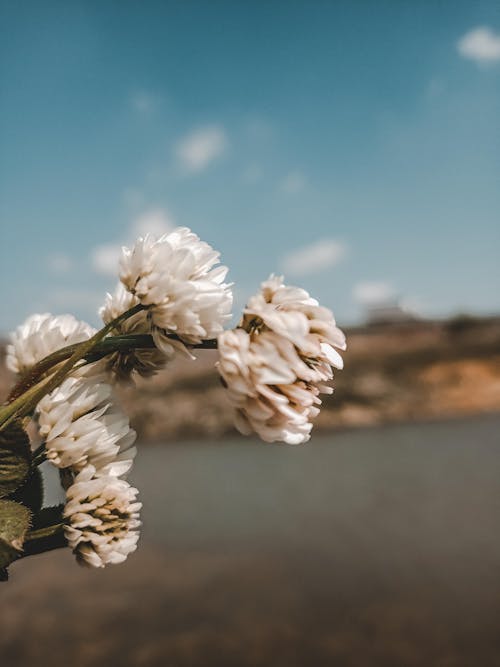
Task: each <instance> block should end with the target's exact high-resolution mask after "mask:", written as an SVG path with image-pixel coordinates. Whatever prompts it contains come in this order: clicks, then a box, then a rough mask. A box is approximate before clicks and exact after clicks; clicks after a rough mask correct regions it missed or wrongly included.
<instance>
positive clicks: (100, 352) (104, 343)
mask: <svg viewBox="0 0 500 667" xmlns="http://www.w3.org/2000/svg"><path fill="white" fill-rule="evenodd" d="M168 337H169V338H171V339H172V340H180V339H179V337H178V336H176V335H175V334H169V335H168ZM78 345H80V343H75V344H73V345H67V346H66V347H63V348H61V349H60V350H57V351H56V352H54V353H52V354H49V355H48V356H47V357H45V358H44V359H42V360H41V361H39V362H38V363H37V364H35V365H34V366H33V367H32V368H30V370H29V371H28V372H27V373H25V374H24V375H23V376H22V377H21V379H20V380H19V382H18V383H17V384H16V385H15V387H14V388H13V389H12V391H11V392H10V394H9V398H8V402H9V403H11V402H12V401H14V400H15V399H17V398H19V397H20V396H22V395H23V394H24V393H25V392H26V391H27V390H28V389H30V388H31V387H33V386H34V385H35V384H36V383H37V382H39V381H40V379H41V377H42V376H43V375H44V373H46V372H47V371H49V370H50V369H51V368H53V367H54V366H57V365H58V364H60V363H61V362H62V361H64V360H66V359H68V358H69V357H71V355H72V354H74V352H75V350H76V348H77V347H78ZM154 347H156V345H155V343H154V341H153V337H152V336H151V335H149V334H127V335H119V336H109V337H108V338H104V339H103V340H101V341H100V342H99V343H97V344H96V345H95V346H94V348H93V349H92V350H91V352H89V353H88V354H87V355H85V359H86V361H87V362H94V361H98V360H99V359H102V358H103V357H105V356H107V355H108V354H112V353H113V352H130V351H132V350H135V349H144V350H146V349H152V348H154ZM189 347H192V348H197V349H204V350H215V349H217V340H216V339H210V340H204V341H202V342H201V343H198V344H195V345H190V346H189Z"/></svg>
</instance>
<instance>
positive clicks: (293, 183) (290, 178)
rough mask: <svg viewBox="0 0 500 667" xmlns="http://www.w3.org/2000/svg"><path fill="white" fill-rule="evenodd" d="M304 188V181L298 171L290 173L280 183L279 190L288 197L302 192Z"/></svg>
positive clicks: (302, 175) (303, 177)
mask: <svg viewBox="0 0 500 667" xmlns="http://www.w3.org/2000/svg"><path fill="white" fill-rule="evenodd" d="M305 187H306V179H305V176H304V174H303V173H302V172H300V171H291V172H290V173H289V174H287V175H286V176H285V178H284V179H283V180H282V181H281V184H280V188H281V190H283V192H286V193H287V194H289V195H294V194H297V193H298V192H302V190H303V189H304V188H305Z"/></svg>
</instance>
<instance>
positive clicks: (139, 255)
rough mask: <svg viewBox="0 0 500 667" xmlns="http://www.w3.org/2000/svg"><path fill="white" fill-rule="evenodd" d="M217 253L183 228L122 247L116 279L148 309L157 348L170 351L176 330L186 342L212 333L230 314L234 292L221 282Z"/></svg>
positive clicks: (219, 329) (222, 273) (222, 271)
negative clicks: (129, 247) (172, 336)
mask: <svg viewBox="0 0 500 667" xmlns="http://www.w3.org/2000/svg"><path fill="white" fill-rule="evenodd" d="M218 262H219V253H218V252H216V251H215V250H214V249H213V248H212V247H211V246H210V245H208V243H205V242H204V241H200V239H199V238H198V236H197V235H196V234H194V233H193V232H192V231H191V230H189V229H187V228H186V227H178V228H177V229H175V230H174V231H173V232H171V233H170V234H166V235H164V236H161V237H160V238H159V239H155V238H154V237H152V236H150V235H146V236H145V237H143V238H139V239H138V240H137V241H136V243H135V245H134V247H133V248H132V249H128V248H124V249H123V254H122V258H121V261H120V267H121V270H120V280H121V281H122V283H123V284H124V285H125V287H126V288H127V290H128V291H129V292H130V293H132V294H133V295H135V296H136V297H137V299H139V301H140V302H141V303H142V304H144V305H147V306H150V308H149V317H150V318H151V324H152V332H153V337H154V340H155V342H156V344H157V346H158V348H159V349H161V350H162V351H163V352H165V353H166V354H172V353H173V352H174V351H175V349H176V348H178V345H176V343H175V342H174V341H172V340H171V339H169V338H168V337H167V334H176V335H177V336H178V337H179V339H180V340H181V341H182V342H183V343H186V344H196V343H200V342H201V341H202V340H206V339H210V338H215V337H216V336H217V335H218V334H219V333H221V332H222V330H223V325H224V323H225V322H226V321H227V320H228V319H229V318H230V316H231V315H230V310H231V306H232V293H231V289H230V285H228V284H226V283H224V279H225V277H226V274H227V268H226V267H225V266H219V267H217V268H214V266H215V265H216V264H217V263H218Z"/></svg>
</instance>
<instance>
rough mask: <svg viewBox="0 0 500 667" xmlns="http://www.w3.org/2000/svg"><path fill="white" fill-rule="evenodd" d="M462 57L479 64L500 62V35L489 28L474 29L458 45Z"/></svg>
mask: <svg viewBox="0 0 500 667" xmlns="http://www.w3.org/2000/svg"><path fill="white" fill-rule="evenodd" d="M457 49H458V52H459V53H460V55H462V56H463V57H464V58H469V59H470V60H475V61H476V62H478V63H493V62H500V33H496V32H494V31H493V30H492V29H491V28H488V27H487V26H482V27H479V28H474V29H473V30H470V31H469V32H468V33H466V34H465V35H464V36H463V37H461V38H460V39H459V41H458V43H457Z"/></svg>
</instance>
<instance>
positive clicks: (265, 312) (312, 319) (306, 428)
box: [218, 276, 345, 444]
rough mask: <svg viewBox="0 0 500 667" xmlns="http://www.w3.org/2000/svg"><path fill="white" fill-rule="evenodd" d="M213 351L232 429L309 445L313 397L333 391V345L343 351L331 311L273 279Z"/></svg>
mask: <svg viewBox="0 0 500 667" xmlns="http://www.w3.org/2000/svg"><path fill="white" fill-rule="evenodd" d="M218 347H219V356H220V360H219V363H218V369H219V372H220V374H221V376H222V378H223V380H224V383H225V385H226V387H227V389H228V393H229V398H230V401H231V403H232V405H233V406H234V408H235V423H236V427H237V428H238V430H239V431H240V432H241V433H244V434H250V433H252V432H255V433H257V434H258V435H259V436H260V437H261V438H262V439H263V440H265V441H267V442H275V441H283V442H287V443H289V444H299V443H302V442H306V441H307V440H309V438H310V432H311V429H312V421H311V420H312V419H313V418H314V417H316V415H317V414H318V413H319V406H320V405H321V400H320V398H319V394H320V393H326V394H330V393H332V391H333V389H332V388H331V387H330V386H328V385H327V384H326V383H327V382H328V381H330V380H331V379H332V377H333V371H332V366H334V367H337V368H342V366H343V363H342V358H341V357H340V355H339V354H338V352H337V351H336V350H335V347H337V348H340V349H345V337H344V334H343V333H342V332H341V331H340V329H338V328H337V326H336V325H335V320H334V318H333V314H332V313H331V311H329V310H328V309H326V308H322V307H321V306H319V304H318V302H317V301H315V300H314V299H312V298H311V297H310V296H309V294H308V293H307V292H306V291H305V290H301V289H299V288H295V287H287V286H285V285H283V281H282V279H281V278H275V277H273V276H271V278H270V279H269V280H268V281H266V282H264V283H263V284H262V287H261V292H259V294H257V295H256V296H254V297H252V298H251V299H250V301H249V304H248V306H247V307H246V308H245V310H244V317H243V319H242V321H241V323H240V327H239V328H238V329H235V330H234V331H226V332H224V333H222V334H221V335H220V336H219V339H218Z"/></svg>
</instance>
